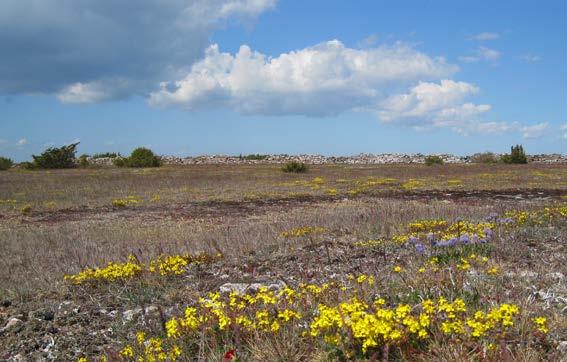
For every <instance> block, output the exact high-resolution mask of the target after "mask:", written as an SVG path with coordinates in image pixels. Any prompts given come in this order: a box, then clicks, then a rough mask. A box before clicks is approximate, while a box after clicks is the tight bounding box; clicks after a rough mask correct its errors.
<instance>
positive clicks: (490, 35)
mask: <svg viewBox="0 0 567 362" xmlns="http://www.w3.org/2000/svg"><path fill="white" fill-rule="evenodd" d="M498 38H500V34H498V33H493V32H483V33H479V34H476V35H473V36H471V37H469V40H479V41H484V40H495V39H498Z"/></svg>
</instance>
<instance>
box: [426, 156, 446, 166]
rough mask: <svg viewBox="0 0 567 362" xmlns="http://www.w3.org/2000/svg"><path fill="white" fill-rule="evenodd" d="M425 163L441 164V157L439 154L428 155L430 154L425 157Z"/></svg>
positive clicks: (429, 164)
mask: <svg viewBox="0 0 567 362" xmlns="http://www.w3.org/2000/svg"><path fill="white" fill-rule="evenodd" d="M425 164H426V165H427V166H433V165H442V164H443V159H442V158H441V157H439V156H433V155H430V156H427V157H425Z"/></svg>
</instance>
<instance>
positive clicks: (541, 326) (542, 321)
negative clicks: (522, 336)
mask: <svg viewBox="0 0 567 362" xmlns="http://www.w3.org/2000/svg"><path fill="white" fill-rule="evenodd" d="M533 322H534V324H535V325H536V328H537V330H538V331H540V332H541V333H544V334H547V333H548V332H549V329H548V328H547V318H545V317H536V318H534V319H533Z"/></svg>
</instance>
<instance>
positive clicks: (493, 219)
mask: <svg viewBox="0 0 567 362" xmlns="http://www.w3.org/2000/svg"><path fill="white" fill-rule="evenodd" d="M496 219H498V214H497V213H495V212H493V213H490V215H488V216H487V217H486V221H495V220H496Z"/></svg>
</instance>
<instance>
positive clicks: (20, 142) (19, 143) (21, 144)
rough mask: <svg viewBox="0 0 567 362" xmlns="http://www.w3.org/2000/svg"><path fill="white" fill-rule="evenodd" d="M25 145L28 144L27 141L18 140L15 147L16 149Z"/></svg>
mask: <svg viewBox="0 0 567 362" xmlns="http://www.w3.org/2000/svg"><path fill="white" fill-rule="evenodd" d="M27 144H28V140H27V139H25V138H22V139H19V140H18V142H16V146H18V147H23V146H25V145H27Z"/></svg>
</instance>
